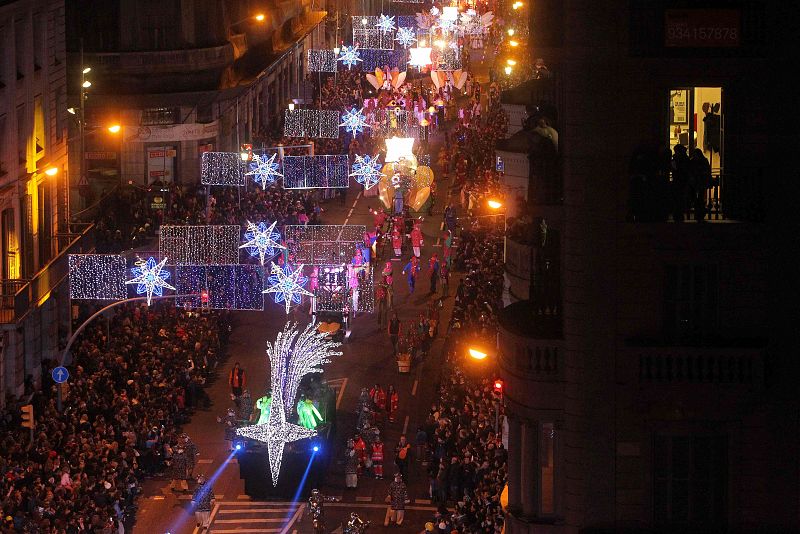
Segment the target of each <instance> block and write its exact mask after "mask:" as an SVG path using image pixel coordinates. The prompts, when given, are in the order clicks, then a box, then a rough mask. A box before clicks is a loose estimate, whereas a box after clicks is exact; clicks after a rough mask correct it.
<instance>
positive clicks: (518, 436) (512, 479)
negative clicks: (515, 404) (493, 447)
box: [508, 416, 522, 512]
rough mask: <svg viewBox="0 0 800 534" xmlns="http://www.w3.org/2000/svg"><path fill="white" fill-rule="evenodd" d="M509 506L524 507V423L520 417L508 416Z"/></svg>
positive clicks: (512, 508) (517, 508)
mask: <svg viewBox="0 0 800 534" xmlns="http://www.w3.org/2000/svg"><path fill="white" fill-rule="evenodd" d="M508 508H509V510H511V511H514V512H517V511H519V510H521V509H522V424H521V422H520V420H519V418H517V417H515V416H510V417H509V418H508Z"/></svg>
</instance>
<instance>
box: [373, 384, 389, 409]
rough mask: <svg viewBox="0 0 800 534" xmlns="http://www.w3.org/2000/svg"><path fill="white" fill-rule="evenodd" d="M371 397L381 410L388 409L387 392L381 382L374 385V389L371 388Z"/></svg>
mask: <svg viewBox="0 0 800 534" xmlns="http://www.w3.org/2000/svg"><path fill="white" fill-rule="evenodd" d="M369 398H370V399H372V403H373V404H375V407H376V408H378V409H379V410H385V409H386V392H385V391H384V390H383V388H382V387H381V385H380V384H375V385H374V386H372V389H370V390H369Z"/></svg>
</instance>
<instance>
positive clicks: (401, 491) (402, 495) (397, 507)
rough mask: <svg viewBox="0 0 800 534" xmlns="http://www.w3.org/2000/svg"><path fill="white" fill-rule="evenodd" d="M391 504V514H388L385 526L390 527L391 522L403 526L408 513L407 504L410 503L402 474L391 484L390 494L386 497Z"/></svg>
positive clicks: (395, 477)
mask: <svg viewBox="0 0 800 534" xmlns="http://www.w3.org/2000/svg"><path fill="white" fill-rule="evenodd" d="M386 499H387V501H388V502H389V508H390V509H391V513H388V514H386V520H385V521H384V523H383V526H385V527H388V526H389V522H392V523H395V524H396V525H397V526H398V527H399V526H400V525H402V524H403V519H404V518H405V513H406V504H408V502H409V498H408V489H407V488H406V484H405V482H403V476H402V474H401V473H397V474H395V475H394V481H393V482H392V483H391V484H389V494H388V495H387V496H386Z"/></svg>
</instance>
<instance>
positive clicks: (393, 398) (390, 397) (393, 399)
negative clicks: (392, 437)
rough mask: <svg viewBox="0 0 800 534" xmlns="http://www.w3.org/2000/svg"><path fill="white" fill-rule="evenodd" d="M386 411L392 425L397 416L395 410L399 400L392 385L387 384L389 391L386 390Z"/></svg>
mask: <svg viewBox="0 0 800 534" xmlns="http://www.w3.org/2000/svg"><path fill="white" fill-rule="evenodd" d="M386 400H387V403H388V404H387V409H386V411H387V412H388V414H389V422H390V423H394V418H395V416H396V415H397V408H398V405H399V403H400V398H399V397H398V395H397V390H395V389H394V386H393V385H392V384H389V389H387V390H386Z"/></svg>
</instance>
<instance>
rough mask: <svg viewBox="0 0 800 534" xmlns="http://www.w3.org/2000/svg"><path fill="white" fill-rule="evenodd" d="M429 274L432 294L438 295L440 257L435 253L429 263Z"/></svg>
mask: <svg viewBox="0 0 800 534" xmlns="http://www.w3.org/2000/svg"><path fill="white" fill-rule="evenodd" d="M428 274H429V276H430V280H431V289H430V294H431V295H433V294H434V293H436V282H438V281H439V257H438V256H437V255H436V253H435V252H434V253H433V255H432V256H431V259H430V260H429V261H428Z"/></svg>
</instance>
